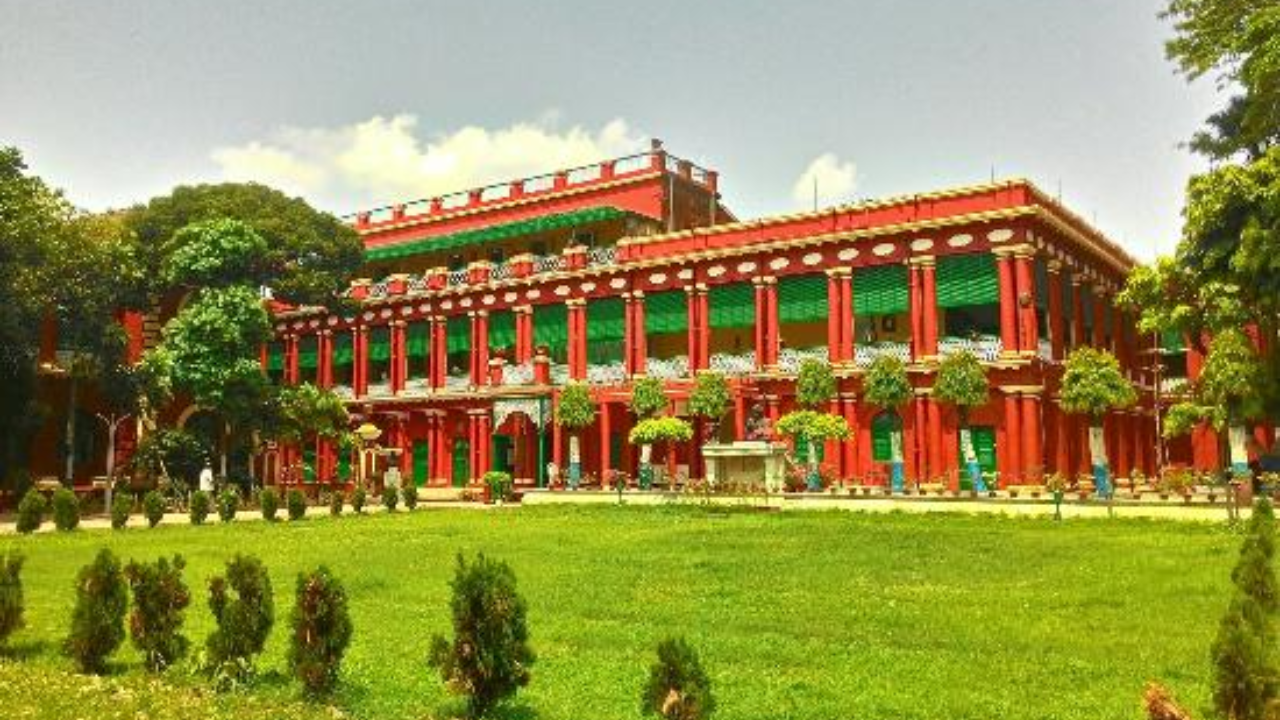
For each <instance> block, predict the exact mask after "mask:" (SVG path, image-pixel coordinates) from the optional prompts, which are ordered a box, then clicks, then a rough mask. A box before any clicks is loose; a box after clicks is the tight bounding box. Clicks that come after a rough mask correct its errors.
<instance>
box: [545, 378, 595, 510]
mask: <svg viewBox="0 0 1280 720" xmlns="http://www.w3.org/2000/svg"><path fill="white" fill-rule="evenodd" d="M595 420H596V406H595V403H593V402H592V400H591V390H590V389H589V388H588V387H587V386H586V385H585V384H583V383H576V382H571V383H569V384H568V385H565V386H564V389H562V390H561V391H560V399H559V401H558V402H557V403H556V412H555V422H556V425H559V426H560V427H562V428H564V429H566V430H568V431H569V432H570V435H569V484H570V486H571V487H574V488H576V487H578V481H579V480H581V479H582V460H581V457H582V456H581V454H580V452H579V450H578V433H579V432H580V431H582V430H585V429H586V428H589V427H591V424H592V423H593V422H595Z"/></svg>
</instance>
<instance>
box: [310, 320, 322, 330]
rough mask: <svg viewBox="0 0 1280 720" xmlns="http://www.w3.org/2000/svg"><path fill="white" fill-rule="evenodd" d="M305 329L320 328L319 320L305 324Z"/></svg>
mask: <svg viewBox="0 0 1280 720" xmlns="http://www.w3.org/2000/svg"><path fill="white" fill-rule="evenodd" d="M307 327H313V328H318V327H320V321H319V320H312V321H311V322H309V323H307Z"/></svg>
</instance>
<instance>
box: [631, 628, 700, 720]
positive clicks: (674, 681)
mask: <svg viewBox="0 0 1280 720" xmlns="http://www.w3.org/2000/svg"><path fill="white" fill-rule="evenodd" d="M715 709H716V701H715V698H714V697H712V696H711V679H710V678H708V677H707V673H706V672H705V671H703V669H702V663H701V662H699V661H698V653H697V652H695V651H694V649H693V648H692V647H691V646H690V645H689V643H687V642H685V641H684V639H683V638H674V639H673V638H668V639H666V640H663V641H662V642H660V643H658V661H657V662H656V663H654V664H653V666H652V667H650V668H649V680H648V682H646V683H645V686H644V690H643V692H642V693H641V695H640V712H641V713H642V714H645V715H657V716H659V717H662V718H665V719H666V720H702V719H703V718H707V717H710V716H711V713H712V712H714V711H715Z"/></svg>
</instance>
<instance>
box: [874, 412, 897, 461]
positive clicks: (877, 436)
mask: <svg viewBox="0 0 1280 720" xmlns="http://www.w3.org/2000/svg"><path fill="white" fill-rule="evenodd" d="M897 427H898V417H897V416H896V415H894V414H893V413H887V412H885V413H880V414H879V415H877V416H875V418H873V419H872V420H871V459H872V460H873V461H874V462H892V461H893V432H894V430H896V429H897Z"/></svg>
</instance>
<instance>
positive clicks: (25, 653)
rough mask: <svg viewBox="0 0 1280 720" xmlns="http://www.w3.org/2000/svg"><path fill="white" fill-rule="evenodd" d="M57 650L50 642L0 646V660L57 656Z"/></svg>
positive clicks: (42, 641) (41, 641) (35, 641)
mask: <svg viewBox="0 0 1280 720" xmlns="http://www.w3.org/2000/svg"><path fill="white" fill-rule="evenodd" d="M55 654H57V648H56V647H55V646H54V644H53V643H52V642H50V641H48V640H31V641H28V642H23V643H14V644H12V645H0V658H2V659H5V660H31V659H32V658H36V657H40V656H41V655H55Z"/></svg>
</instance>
